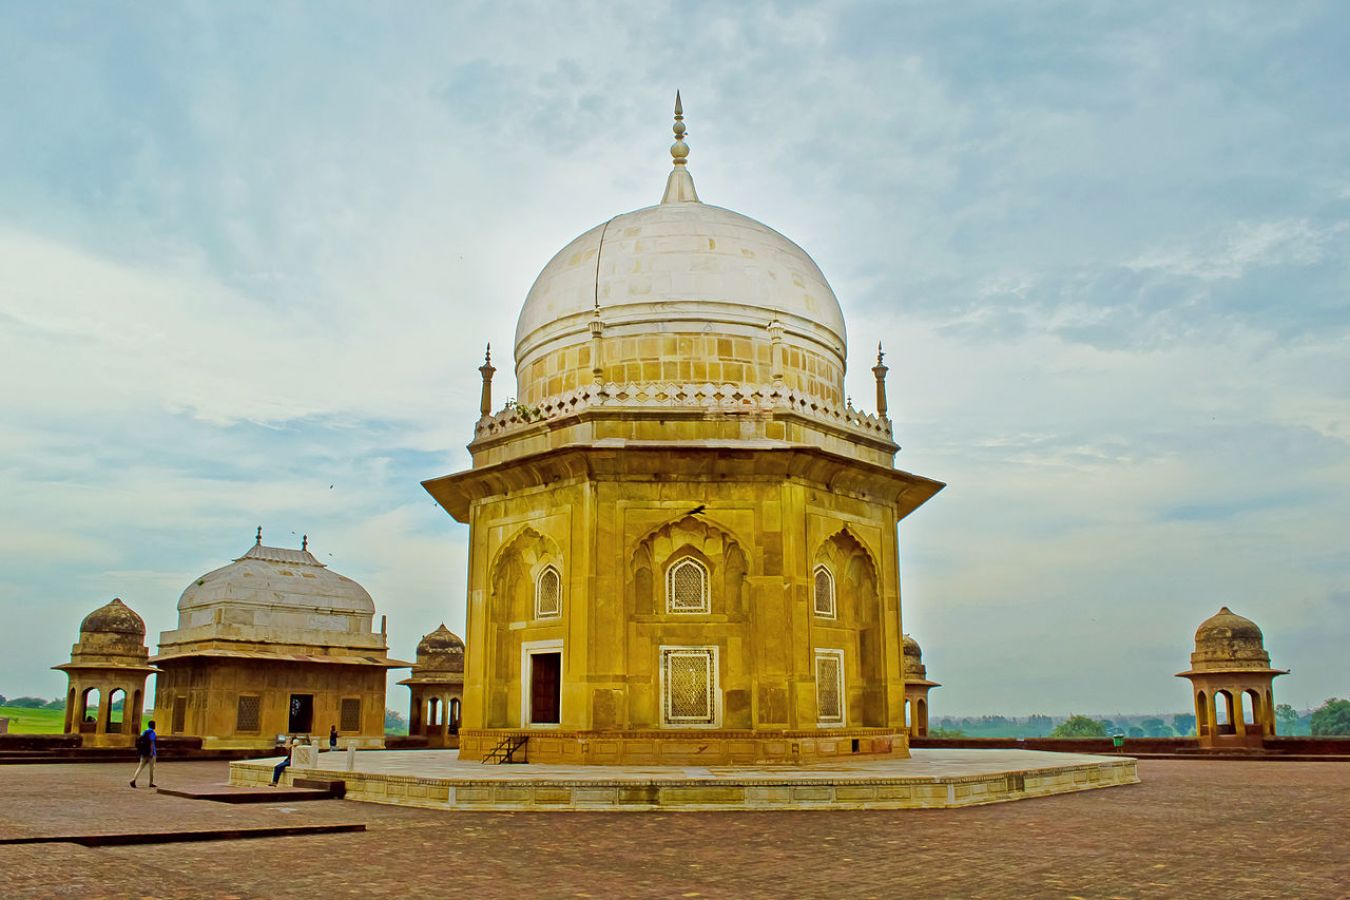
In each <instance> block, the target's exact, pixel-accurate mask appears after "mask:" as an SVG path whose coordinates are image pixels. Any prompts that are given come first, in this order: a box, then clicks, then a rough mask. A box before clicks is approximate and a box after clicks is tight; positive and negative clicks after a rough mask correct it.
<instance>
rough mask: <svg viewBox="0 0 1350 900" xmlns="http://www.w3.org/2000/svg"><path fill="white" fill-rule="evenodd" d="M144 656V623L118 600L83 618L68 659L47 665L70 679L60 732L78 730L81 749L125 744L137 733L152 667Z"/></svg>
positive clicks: (133, 739) (152, 671)
mask: <svg viewBox="0 0 1350 900" xmlns="http://www.w3.org/2000/svg"><path fill="white" fill-rule="evenodd" d="M149 655H150V652H149V650H148V649H147V648H146V646H145V622H144V621H142V619H141V617H140V616H138V615H136V613H135V612H134V611H132V609H131V608H130V607H129V606H127V605H126V604H125V603H123V602H122V601H121V599H120V598H114V599H113V600H112V602H110V603H108V604H106V605H104V606H100V607H99V608H98V609H96V610H94V611H93V612H91V613H90V614H89V615H87V616H85V617H84V621H82V622H80V640H79V642H78V643H77V644H75V646H74V647H72V648H71V650H70V662H68V663H63V664H62V665H59V666H53V667H52V668H54V669H58V670H60V671H62V672H65V673H66V676H67V677H68V678H69V680H70V686H69V689H68V690H67V692H66V723H65V732H66V734H79V735H80V738H81V740H80V743H81V744H83V745H84V746H86V747H130V746H131V745H132V744H133V743H134V742H135V740H136V735H137V734H139V733H140V724H141V723H140V715H141V711H142V710H144V709H145V679H146V676H148V675H151V674H153V673H154V672H155V671H156V670H155V668H154V667H153V666H151V665H150V664H149V661H148V658H149ZM119 704H120V707H119V708H117V709H114V707H118V706H119Z"/></svg>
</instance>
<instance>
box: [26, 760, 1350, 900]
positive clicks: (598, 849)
mask: <svg viewBox="0 0 1350 900" xmlns="http://www.w3.org/2000/svg"><path fill="white" fill-rule="evenodd" d="M125 768H126V767H124V766H120V765H110V764H88V765H50V766H3V767H0V841H4V840H12V839H15V838H34V837H41V836H69V835H77V834H88V833H112V832H127V831H155V832H163V831H189V830H201V829H216V828H250V827H260V826H277V825H294V824H316V825H335V824H350V823H362V824H365V825H366V827H367V830H366V831H365V832H361V833H347V834H328V835H314V836H300V837H271V838H255V839H250V840H224V841H207V842H200V843H162V844H151V845H145V846H125V847H103V848H86V847H82V846H78V845H75V844H71V843H42V844H3V843H0V895H2V896H5V897H175V898H176V897H184V898H186V897H213V898H214V897H260V898H261V897H301V896H304V897H315V896H321V897H335V896H338V897H346V896H363V897H372V896H377V897H378V896H400V895H401V896H430V895H441V894H462V895H464V896H469V897H496V896H522V895H524V896H532V897H585V896H590V897H655V896H660V897H855V896H856V897H869V896H874V897H894V896H899V895H908V896H918V897H1007V896H1010V895H1035V896H1046V897H1073V896H1078V897H1220V896H1223V897H1276V896H1297V897H1344V896H1348V895H1350V839H1347V837H1346V835H1350V803H1347V802H1346V798H1347V797H1350V765H1346V764H1342V763H1255V762H1214V761H1173V760H1156V761H1154V760H1148V761H1143V762H1141V763H1140V765H1139V774H1140V778H1141V779H1142V783H1141V784H1138V785H1130V786H1124V787H1119V788H1113V789H1111V790H1105V791H1091V792H1087V793H1081V794H1066V795H1061V796H1056V797H1047V798H1042V799H1035V800H1025V801H1020V802H1017V803H1007V804H997V805H993V806H982V807H973V808H968V809H958V810H902V811H784V812H745V813H726V812H721V813H698V812H683V813H623V814H603V813H593V812H585V813H466V812H438V811H431V810H420V809H409V808H403V807H392V806H379V805H372V804H360V803H347V802H341V801H319V802H304V803H293V804H290V805H286V804H283V803H278V804H260V805H242V806H234V805H226V804H220V803H210V802H205V801H199V800H188V799H183V798H177V797H169V796H163V795H158V794H156V793H154V792H152V791H149V790H146V789H144V788H142V789H139V790H134V791H133V790H132V789H131V788H129V787H127V783H126V782H127V778H128V777H129V775H130V773H129V772H128V771H126V770H125ZM225 778H226V765H225V764H224V763H167V764H165V765H163V766H161V767H160V771H159V772H158V773H157V781H158V782H159V784H160V785H161V786H164V787H185V786H193V785H207V784H219V783H222V782H224V780H225Z"/></svg>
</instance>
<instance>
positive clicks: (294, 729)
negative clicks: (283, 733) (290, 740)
mask: <svg viewBox="0 0 1350 900" xmlns="http://www.w3.org/2000/svg"><path fill="white" fill-rule="evenodd" d="M313 726H314V695H313V694H291V717H290V725H289V727H288V728H287V730H288V731H289V732H290V733H291V734H308V733H309V732H310V731H311V730H312V728H313Z"/></svg>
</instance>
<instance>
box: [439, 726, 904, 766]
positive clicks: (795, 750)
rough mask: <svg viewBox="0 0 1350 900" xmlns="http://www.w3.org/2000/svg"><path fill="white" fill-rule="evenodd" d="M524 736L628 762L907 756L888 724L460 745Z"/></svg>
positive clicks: (576, 759)
mask: <svg viewBox="0 0 1350 900" xmlns="http://www.w3.org/2000/svg"><path fill="white" fill-rule="evenodd" d="M516 736H520V737H526V738H528V739H529V740H528V742H527V743H526V745H525V747H524V748H523V749H522V750H521V751H519V752H517V753H516V758H517V759H520V760H522V761H526V762H532V763H561V764H564V765H606V766H608V765H625V766H660V765H666V766H763V765H800V764H803V763H813V762H822V761H827V760H835V759H845V758H854V757H859V756H871V757H876V756H904V755H905V752H906V751H905V745H906V741H905V737H904V734H903V732H900V731H896V730H892V729H885V728H841V729H836V730H830V731H800V732H798V731H779V732H773V731H767V732H766V731H727V730H722V729H717V730H709V731H683V732H681V731H672V730H653V731H620V732H596V731H546V730H513V729H500V730H490V731H464V732H462V733H461V734H460V748H459V749H460V751H461V753H462V754H463V755H464V758H465V759H480V758H482V757H483V756H484V755H485V754H486V753H487V752H488V751H490V750H491V749H492V748H493V747H495V746H497V744H499V743H501V742H502V741H503V740H505V739H506V738H509V737H516Z"/></svg>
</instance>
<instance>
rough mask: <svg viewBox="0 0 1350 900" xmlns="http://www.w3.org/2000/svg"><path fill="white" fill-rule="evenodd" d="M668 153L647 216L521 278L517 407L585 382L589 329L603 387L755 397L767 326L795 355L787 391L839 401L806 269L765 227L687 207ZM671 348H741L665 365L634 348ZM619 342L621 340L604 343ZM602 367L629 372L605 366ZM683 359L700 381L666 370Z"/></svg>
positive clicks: (835, 329) (829, 317) (819, 293)
mask: <svg viewBox="0 0 1350 900" xmlns="http://www.w3.org/2000/svg"><path fill="white" fill-rule="evenodd" d="M677 147H682V148H683V155H680V154H678V153H675V151H674V149H673V150H672V153H673V154H674V155H675V157H676V159H675V169H674V171H673V172H671V174H670V177H669V181H668V184H667V188H666V194H665V197H664V198H663V199H662V201H661V202H660V203H659V204H657V205H655V206H649V207H646V208H644V209H639V210H636V211H634V212H629V213H623V214H621V215H617V216H615V217H613V218H612V219H609V220H608V221H606V222H602V223H601V224H599V225H596V226H595V227H594V228H592V229H590V230H589V231H587V232H585V233H584V234H582V235H580V236H579V237H577V238H576V239H574V240H573V241H571V242H570V243H569V244H568V245H567V246H565V247H564V248H563V249H562V250H560V251H558V253H557V254H556V255H555V256H554V257H553V258H552V259H551V260H550V261H549V262H548V264H547V265H546V266H544V269H543V271H542V272H540V273H539V276H538V278H536V279H535V282H534V286H533V287H531V288H530V292H529V295H528V296H527V297H526V299H525V305H524V306H523V307H522V308H521V311H520V317H519V319H518V320H517V323H516V336H515V362H516V376H517V381H518V385H519V396H520V398H521V399H522V400H530V401H531V402H536V401H539V400H542V399H543V398H545V397H548V396H554V395H556V394H557V393H559V392H560V391H567V390H571V389H575V388H576V387H577V386H578V385H579V384H580V383H589V382H590V380H591V362H592V361H591V360H590V357H589V355H588V354H589V351H588V350H587V349H586V348H587V345H588V342H589V341H590V340H591V335H592V331H591V329H592V324H593V322H597V321H598V322H599V323H600V324H601V325H602V326H603V335H604V340H605V342H606V344H605V346H606V348H607V349H605V350H604V351H603V359H604V362H605V369H606V372H605V375H604V376H603V378H604V379H605V380H612V381H622V380H627V381H633V380H635V379H637V380H641V381H653V380H661V381H667V382H672V381H689V380H690V379H693V380H696V381H708V382H718V383H757V384H765V383H768V382H769V381H770V380H771V374H773V373H771V372H770V371H769V370H770V368H771V364H770V362H769V360H768V353H767V349H768V345H769V344H770V340H771V339H770V333H769V326H770V323H777V325H778V326H780V327H781V342H782V346H783V347H786V348H788V350H789V351H791V350H794V349H795V350H797V351H799V352H797V353H796V354H790V353H789V356H788V357H785V358H786V359H787V362H786V365H787V367H788V368H789V369H790V370H793V369H795V370H798V374H801V375H802V377H800V378H797V377H792V375H793V372H792V371H789V372H785V373H783V374H785V376H787V381H788V383H789V385H790V386H793V387H797V388H802V387H809V388H811V390H808V392H810V393H816V394H820V395H826V396H828V398H829V399H833V400H835V401H836V402H838V401H840V400H842V396H840V395H841V394H842V390H843V375H844V367H845V357H846V352H847V333H846V330H845V327H844V314H843V311H842V310H841V309H840V308H839V301H838V300H837V299H836V297H835V295H834V291H833V290H832V289H831V288H830V285H829V282H827V281H826V280H825V276H824V275H823V274H822V273H821V271H820V268H819V266H817V265H816V263H815V261H814V260H812V259H811V257H810V256H809V255H808V254H807V253H806V251H805V250H803V249H802V248H801V247H799V246H797V245H796V244H795V243H793V242H792V241H791V240H789V239H788V238H786V237H784V236H783V235H781V234H779V233H778V232H777V231H774V230H773V229H772V228H770V227H768V226H767V225H764V224H763V223H761V222H757V221H755V220H754V219H752V218H750V217H748V216H744V215H741V214H740V213H738V212H733V211H731V210H729V209H723V208H722V207H719V206H712V205H709V204H706V203H702V202H700V201H699V199H698V195H697V192H696V191H695V190H694V183H693V179H692V177H691V176H690V175H689V173H688V171H687V170H686V169H685V167H684V163H685V159H684V157H686V156H687V155H688V148H687V147H683V144H682V143H679V144H677ZM679 335H686V336H689V335H693V336H699V337H700V338H707V339H711V338H724V339H727V340H735V339H739V340H740V341H741V342H742V343H741V344H740V345H739V347H738V348H732V352H722V353H720V354H719V353H718V352H717V350H716V347H717V345H715V344H713V343H711V342H710V341H709V340H699V341H690V342H686V343H685V344H682V345H676V346H677V347H678V349H676V350H675V351H674V352H670V349H669V348H670V345H669V344H667V345H665V350H663V351H662V352H660V353H653V352H651V351H650V346H651V345H650V344H649V345H647V346H648V350H647V351H646V352H644V350H643V347H642V346H640V345H638V344H637V343H635V341H636V340H637V339H638V338H641V337H647V338H655V337H672V336H679ZM624 338H630V339H633V341H630V342H629V343H627V344H616V343H614V342H615V341H621V340H622V339H624ZM750 342H753V346H751V344H750ZM722 346H723V347H724V348H725V345H722ZM737 350H739V352H736V351H737ZM747 350H748V351H749V352H748V353H747V352H746V351H747ZM616 356H621V357H622V358H623V359H624V360H625V361H626V362H628V363H630V365H629V366H628V367H627V368H626V369H624V368H623V367H620V366H616V365H615V359H616ZM690 360H695V361H698V362H700V363H704V364H705V365H704V366H702V367H701V368H700V370H699V371H700V372H701V373H702V374H703V375H704V377H703V378H697V377H695V376H694V375H692V374H686V373H687V372H690V369H689V368H688V367H684V368H680V367H679V363H680V362H687V361H690ZM709 362H711V363H713V364H714V368H712V369H709V368H708V367H707V365H706V364H707V363H709ZM656 371H659V373H660V374H658V375H656V376H655V377H653V376H652V373H653V372H656Z"/></svg>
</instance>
